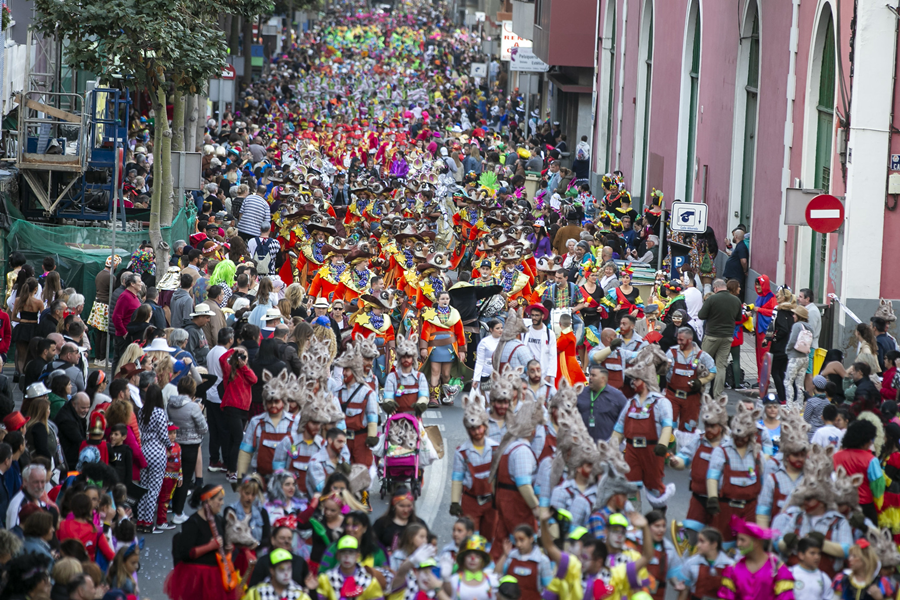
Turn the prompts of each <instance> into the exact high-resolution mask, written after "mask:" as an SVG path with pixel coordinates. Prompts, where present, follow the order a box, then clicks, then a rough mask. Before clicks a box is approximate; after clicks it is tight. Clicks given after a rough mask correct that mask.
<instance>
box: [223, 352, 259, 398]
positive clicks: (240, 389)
mask: <svg viewBox="0 0 900 600" xmlns="http://www.w3.org/2000/svg"><path fill="white" fill-rule="evenodd" d="M232 354H234V348H232V349H231V350H229V351H228V352H226V353H225V354H223V355H222V356H220V357H219V365H221V367H222V383H223V384H224V385H225V396H224V397H223V398H222V408H223V409H224V408H226V407H228V406H234V407H236V408H239V409H241V410H250V401H251V400H252V399H253V395H252V393H251V388H252V387H253V384H254V383H256V374H255V373H254V372H253V371H252V370H251V369H250V367H248V366H247V365H244V366H243V367H241V368H240V369H238V372H237V373H235V375H234V379H231V365H230V364H228V359H229V358H231V355H232Z"/></svg>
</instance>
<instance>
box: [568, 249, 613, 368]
mask: <svg viewBox="0 0 900 600" xmlns="http://www.w3.org/2000/svg"><path fill="white" fill-rule="evenodd" d="M599 271H600V269H599V268H598V267H596V266H595V265H594V263H592V262H587V263H585V264H584V266H583V268H582V270H581V273H582V276H583V277H584V279H585V282H584V285H582V286H581V287H579V288H578V293H579V294H581V301H580V302H579V303H578V304H576V305H575V310H576V311H579V312H580V313H581V318H582V319H583V320H584V342H583V345H582V346H581V364H582V366H583V367H584V368H585V369H587V356H588V353H589V352H590V350H591V349H592V348H594V347H596V346H597V345H599V344H600V322H601V320H602V319H603V318H604V317H606V308H605V307H604V306H603V305H602V304H601V301H602V300H603V288H602V287H600V284H599V283H598V281H597V277H598V274H599Z"/></svg>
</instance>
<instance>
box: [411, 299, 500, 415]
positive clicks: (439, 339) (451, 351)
mask: <svg viewBox="0 0 900 600" xmlns="http://www.w3.org/2000/svg"><path fill="white" fill-rule="evenodd" d="M435 297H436V302H435V304H434V306H432V307H430V308H426V309H425V310H424V311H422V320H423V322H422V332H421V334H420V335H419V354H420V355H421V356H422V358H423V359H424V361H425V362H424V363H423V364H422V367H421V369H420V370H421V371H422V372H423V373H425V374H426V376H427V377H430V391H431V392H430V398H429V402H428V406H429V408H436V407H439V406H440V404H446V405H450V404H452V403H453V396H452V395H450V394H448V393H447V392H448V391H449V390H447V388H446V387H444V386H442V383H443V384H444V385H446V384H449V383H450V381H451V378H454V377H455V378H458V379H460V380H461V381H467V380H471V378H472V370H471V369H469V367H467V366H466V364H465V361H466V338H465V333H464V332H463V325H462V319H461V318H460V316H459V312H458V311H457V310H456V309H455V308H453V307H452V306H450V294H449V293H448V292H446V291H440V292H435ZM501 339H502V338H501Z"/></svg>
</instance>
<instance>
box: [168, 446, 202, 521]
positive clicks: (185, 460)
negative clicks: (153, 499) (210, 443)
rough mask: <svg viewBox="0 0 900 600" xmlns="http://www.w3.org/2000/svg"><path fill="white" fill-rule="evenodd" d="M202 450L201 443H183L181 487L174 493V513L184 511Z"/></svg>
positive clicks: (178, 513) (177, 513)
mask: <svg viewBox="0 0 900 600" xmlns="http://www.w3.org/2000/svg"><path fill="white" fill-rule="evenodd" d="M199 452H200V444H181V478H182V483H181V487H176V488H175V493H174V494H173V495H172V514H176V515H180V514H182V513H183V512H184V502H185V500H187V493H188V490H189V489H191V487H192V483H193V481H194V471H195V470H196V468H197V454H198V453H199Z"/></svg>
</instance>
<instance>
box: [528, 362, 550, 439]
mask: <svg viewBox="0 0 900 600" xmlns="http://www.w3.org/2000/svg"><path fill="white" fill-rule="evenodd" d="M526 367H527V371H526V372H525V382H524V383H525V387H524V389H523V392H527V393H530V394H531V397H532V398H534V400H535V401H536V402H538V403H539V404H541V405H542V406H544V407H545V408H546V407H548V406H549V405H550V400H551V399H552V398H553V396H555V395H556V388H555V387H554V385H552V384H550V383H548V382H547V380H546V379H544V376H543V374H542V372H541V364H540V363H539V362H538V361H537V360H535V359H532V360H529V361H528V364H527V365H526ZM535 439H537V438H535ZM541 439H543V438H541ZM535 451H536V452H538V450H535Z"/></svg>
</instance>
